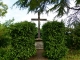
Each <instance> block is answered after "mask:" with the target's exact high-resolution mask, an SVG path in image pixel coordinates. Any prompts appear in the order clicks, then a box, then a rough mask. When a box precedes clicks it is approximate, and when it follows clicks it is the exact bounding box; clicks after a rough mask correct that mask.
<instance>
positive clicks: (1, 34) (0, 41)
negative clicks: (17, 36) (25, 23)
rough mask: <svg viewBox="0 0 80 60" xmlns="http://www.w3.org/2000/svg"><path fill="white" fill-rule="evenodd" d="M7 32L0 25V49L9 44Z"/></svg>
mask: <svg viewBox="0 0 80 60" xmlns="http://www.w3.org/2000/svg"><path fill="white" fill-rule="evenodd" d="M8 32H9V30H8V28H7V27H6V26H4V25H3V24H0V47H6V46H8V45H9V43H10V36H9V34H8Z"/></svg>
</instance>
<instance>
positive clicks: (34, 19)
mask: <svg viewBox="0 0 80 60" xmlns="http://www.w3.org/2000/svg"><path fill="white" fill-rule="evenodd" d="M31 20H33V21H38V39H41V38H40V21H46V20H47V19H40V12H38V19H36V18H33V19H31Z"/></svg>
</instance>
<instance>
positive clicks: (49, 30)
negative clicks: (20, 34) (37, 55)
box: [42, 21, 68, 60]
mask: <svg viewBox="0 0 80 60" xmlns="http://www.w3.org/2000/svg"><path fill="white" fill-rule="evenodd" d="M64 33H65V27H64V23H63V22H57V21H53V22H47V23H45V24H44V25H43V26H42V38H43V43H44V50H45V52H44V55H45V56H46V57H48V58H49V59H52V60H60V59H61V58H62V57H63V56H65V55H66V53H67V50H68V49H67V48H66V46H65V41H64V37H65V35H64Z"/></svg>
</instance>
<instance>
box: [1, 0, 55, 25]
mask: <svg viewBox="0 0 80 60" xmlns="http://www.w3.org/2000/svg"><path fill="white" fill-rule="evenodd" d="M16 1H17V0H3V3H5V4H7V5H8V13H7V14H6V16H5V17H3V18H0V22H1V23H3V22H5V21H6V20H9V19H12V18H14V19H15V21H14V22H20V21H24V20H26V21H31V18H37V14H34V13H29V14H27V9H26V10H20V9H19V8H16V7H13V8H11V7H12V5H13V4H14V3H15V2H16ZM54 16H55V13H52V12H51V13H49V14H48V15H47V14H45V13H44V14H41V18H46V19H47V20H49V21H52V20H53V18H54ZM31 22H32V21H31ZM44 22H45V21H44ZM44 22H41V25H42V24H43V23H44ZM35 23H36V24H37V22H35Z"/></svg>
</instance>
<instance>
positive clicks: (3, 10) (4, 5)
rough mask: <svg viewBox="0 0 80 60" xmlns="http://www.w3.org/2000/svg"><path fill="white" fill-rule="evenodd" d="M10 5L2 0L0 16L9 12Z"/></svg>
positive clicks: (0, 2)
mask: <svg viewBox="0 0 80 60" xmlns="http://www.w3.org/2000/svg"><path fill="white" fill-rule="evenodd" d="M7 9H8V6H7V5H6V4H4V3H3V2H2V1H1V0H0V16H1V17H3V16H5V14H6V13H7Z"/></svg>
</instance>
